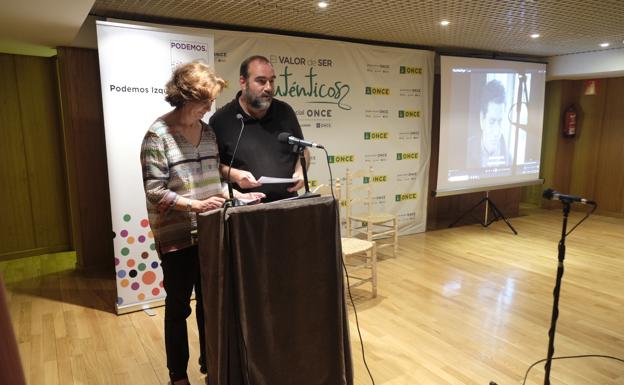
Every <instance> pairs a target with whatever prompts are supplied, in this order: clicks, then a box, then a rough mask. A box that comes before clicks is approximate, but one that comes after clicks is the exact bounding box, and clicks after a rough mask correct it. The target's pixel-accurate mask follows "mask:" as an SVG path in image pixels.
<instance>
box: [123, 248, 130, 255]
mask: <svg viewBox="0 0 624 385" xmlns="http://www.w3.org/2000/svg"><path fill="white" fill-rule="evenodd" d="M128 254H130V249H129V248H127V247H124V248H122V249H121V255H123V256H124V257H125V256H127V255H128Z"/></svg>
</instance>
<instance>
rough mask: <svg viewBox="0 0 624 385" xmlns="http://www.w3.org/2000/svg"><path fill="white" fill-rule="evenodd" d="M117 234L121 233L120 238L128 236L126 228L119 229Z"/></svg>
mask: <svg viewBox="0 0 624 385" xmlns="http://www.w3.org/2000/svg"><path fill="white" fill-rule="evenodd" d="M119 235H121V237H122V238H125V237H127V236H128V230H121V232H120V233H119Z"/></svg>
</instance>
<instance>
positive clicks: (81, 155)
mask: <svg viewBox="0 0 624 385" xmlns="http://www.w3.org/2000/svg"><path fill="white" fill-rule="evenodd" d="M57 52H58V76H59V84H60V86H59V87H60V91H61V101H62V112H63V129H64V133H65V135H64V140H65V148H66V152H65V157H66V159H67V161H66V163H67V175H68V186H69V196H70V207H71V215H72V231H73V234H74V240H75V241H74V243H75V248H76V254H77V259H78V261H77V264H78V268H80V269H95V268H102V267H106V268H111V269H112V268H113V267H114V266H113V265H114V255H113V230H112V222H111V213H110V196H109V190H108V169H107V163H106V142H105V138H104V117H103V113H102V95H101V91H100V72H99V64H98V55H97V51H96V50H93V49H82V48H68V47H60V48H58V49H57Z"/></svg>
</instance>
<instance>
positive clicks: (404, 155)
mask: <svg viewBox="0 0 624 385" xmlns="http://www.w3.org/2000/svg"><path fill="white" fill-rule="evenodd" d="M408 159H418V153H417V152H398V153H397V155H396V160H408Z"/></svg>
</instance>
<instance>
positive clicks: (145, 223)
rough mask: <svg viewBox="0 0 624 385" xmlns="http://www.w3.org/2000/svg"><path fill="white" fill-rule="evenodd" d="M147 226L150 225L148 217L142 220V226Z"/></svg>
mask: <svg viewBox="0 0 624 385" xmlns="http://www.w3.org/2000/svg"><path fill="white" fill-rule="evenodd" d="M147 226H149V221H148V220H147V219H143V220H141V227H147Z"/></svg>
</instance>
